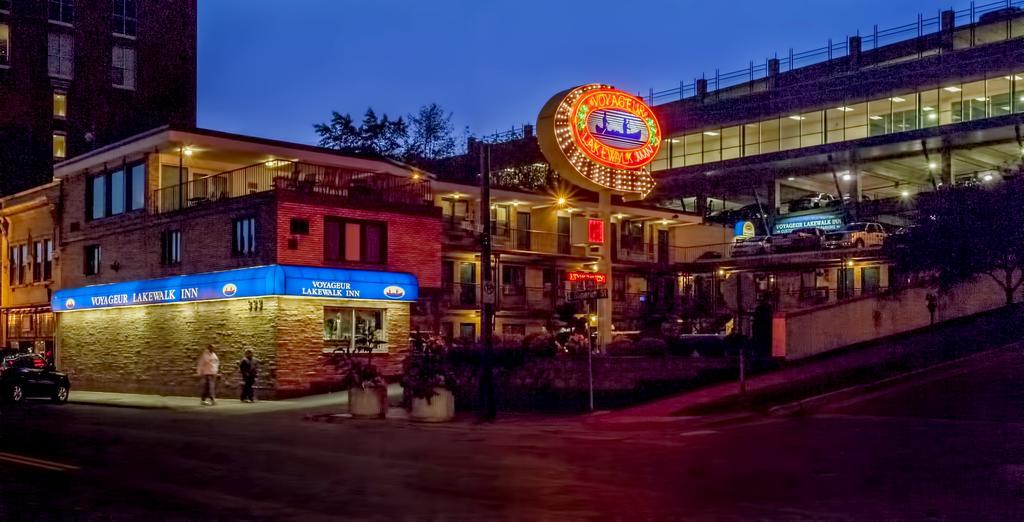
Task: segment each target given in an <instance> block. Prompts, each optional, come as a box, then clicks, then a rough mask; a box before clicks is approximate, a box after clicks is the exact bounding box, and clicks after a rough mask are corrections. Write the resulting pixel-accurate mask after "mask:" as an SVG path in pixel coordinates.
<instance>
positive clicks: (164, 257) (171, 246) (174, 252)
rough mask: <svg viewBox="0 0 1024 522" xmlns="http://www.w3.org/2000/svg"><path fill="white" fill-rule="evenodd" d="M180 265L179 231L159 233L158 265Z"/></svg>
mask: <svg viewBox="0 0 1024 522" xmlns="http://www.w3.org/2000/svg"><path fill="white" fill-rule="evenodd" d="M179 263H181V231H180V230H165V231H163V232H161V233H160V264H161V265H177V264H179Z"/></svg>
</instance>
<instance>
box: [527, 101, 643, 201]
mask: <svg viewBox="0 0 1024 522" xmlns="http://www.w3.org/2000/svg"><path fill="white" fill-rule="evenodd" d="M661 138H662V137H661V127H660V126H659V125H658V120H657V118H656V117H655V115H654V112H653V111H652V110H651V108H650V107H648V106H647V104H646V103H644V101H643V100H642V99H640V98H639V97H637V96H634V95H632V94H629V93H627V92H623V91H620V90H618V89H615V88H612V87H611V86H609V85H602V84H589V85H581V86H579V87H574V88H572V89H569V90H566V91H563V92H560V93H558V94H556V95H555V96H553V97H552V98H551V99H550V100H548V102H547V103H546V104H545V105H544V107H543V108H542V109H541V111H540V114H539V115H538V116H537V139H538V142H539V144H540V149H541V152H543V153H544V157H545V158H547V160H548V162H549V163H551V166H552V167H553V168H554V169H555V170H556V171H557V172H558V174H559V175H560V176H562V177H563V178H565V179H567V180H569V181H571V182H573V183H576V184H577V185H580V186H582V187H584V188H586V189H588V190H598V191H600V190H613V191H617V192H629V193H636V194H640V195H642V196H643V195H647V193H648V192H650V191H651V189H652V188H654V178H652V177H651V174H650V169H649V168H648V166H649V165H650V163H651V162H652V161H654V158H655V156H656V155H657V154H658V150H659V149H660V147H661Z"/></svg>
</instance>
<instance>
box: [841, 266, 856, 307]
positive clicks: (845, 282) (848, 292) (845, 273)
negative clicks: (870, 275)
mask: <svg viewBox="0 0 1024 522" xmlns="http://www.w3.org/2000/svg"><path fill="white" fill-rule="evenodd" d="M854 292H855V290H854V286H853V269H852V268H840V269H839V288H838V294H839V296H838V297H839V299H846V298H848V297H853V294H854Z"/></svg>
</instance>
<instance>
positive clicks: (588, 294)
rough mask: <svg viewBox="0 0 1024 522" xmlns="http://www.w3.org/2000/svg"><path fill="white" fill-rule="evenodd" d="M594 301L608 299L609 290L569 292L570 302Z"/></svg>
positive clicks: (594, 289) (592, 289)
mask: <svg viewBox="0 0 1024 522" xmlns="http://www.w3.org/2000/svg"><path fill="white" fill-rule="evenodd" d="M594 299H608V289H607V288H591V289H590V290H576V291H573V292H569V300H570V301H592V300H594Z"/></svg>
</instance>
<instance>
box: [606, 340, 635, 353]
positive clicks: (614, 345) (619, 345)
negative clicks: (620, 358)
mask: <svg viewBox="0 0 1024 522" xmlns="http://www.w3.org/2000/svg"><path fill="white" fill-rule="evenodd" d="M605 353H607V354H608V355H612V356H616V355H636V350H635V347H634V346H633V341H630V340H629V339H618V340H616V341H612V342H610V343H608V346H607V347H606V348H605Z"/></svg>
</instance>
